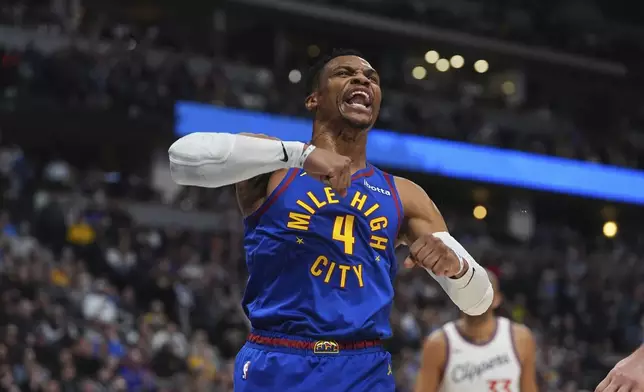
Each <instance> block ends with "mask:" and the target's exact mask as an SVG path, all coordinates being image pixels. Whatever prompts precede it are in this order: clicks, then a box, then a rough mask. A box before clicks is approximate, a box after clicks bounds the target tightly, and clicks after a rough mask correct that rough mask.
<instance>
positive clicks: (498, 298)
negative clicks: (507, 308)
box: [491, 292, 504, 309]
mask: <svg viewBox="0 0 644 392" xmlns="http://www.w3.org/2000/svg"><path fill="white" fill-rule="evenodd" d="M503 299H504V298H503V294H501V293H500V292H495V293H494V299H493V300H492V306H491V308H492V309H498V308H499V307H500V306H501V304H503Z"/></svg>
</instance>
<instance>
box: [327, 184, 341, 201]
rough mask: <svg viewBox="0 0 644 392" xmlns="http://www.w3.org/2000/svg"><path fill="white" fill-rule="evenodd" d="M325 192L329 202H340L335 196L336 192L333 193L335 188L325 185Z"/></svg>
mask: <svg viewBox="0 0 644 392" xmlns="http://www.w3.org/2000/svg"><path fill="white" fill-rule="evenodd" d="M324 193H325V194H326V201H327V202H329V204H335V203H339V202H340V201H339V200H338V199H334V198H333V197H334V196H335V193H333V189H331V187H328V186H327V187H325V188H324Z"/></svg>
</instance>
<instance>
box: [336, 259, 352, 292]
mask: <svg viewBox="0 0 644 392" xmlns="http://www.w3.org/2000/svg"><path fill="white" fill-rule="evenodd" d="M338 268H340V270H341V271H342V274H341V275H340V287H341V288H344V286H345V285H346V283H347V271H349V270H350V269H351V266H350V265H344V264H340V265H339V266H338Z"/></svg>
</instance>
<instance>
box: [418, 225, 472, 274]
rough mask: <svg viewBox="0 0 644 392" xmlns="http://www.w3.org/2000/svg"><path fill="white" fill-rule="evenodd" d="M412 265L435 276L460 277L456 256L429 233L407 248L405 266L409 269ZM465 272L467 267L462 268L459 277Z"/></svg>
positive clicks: (459, 266)
mask: <svg viewBox="0 0 644 392" xmlns="http://www.w3.org/2000/svg"><path fill="white" fill-rule="evenodd" d="M465 263H467V262H465ZM414 265H419V266H421V267H423V268H425V269H427V270H429V271H432V272H433V273H434V275H436V276H447V277H450V278H452V277H460V276H457V274H459V271H460V270H461V263H460V261H459V259H458V256H456V253H454V251H453V250H451V249H450V248H449V247H448V246H447V245H445V243H443V241H441V240H440V239H439V238H436V237H434V235H433V234H431V233H428V234H425V235H423V236H421V237H419V238H418V239H417V240H416V241H415V242H414V243H413V244H411V246H410V247H409V256H407V259H406V260H405V266H406V267H408V268H410V267H413V266H414ZM466 271H467V267H465V268H463V271H460V272H461V273H460V275H462V274H464V273H465V272H466Z"/></svg>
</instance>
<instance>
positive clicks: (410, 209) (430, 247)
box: [395, 177, 494, 316]
mask: <svg viewBox="0 0 644 392" xmlns="http://www.w3.org/2000/svg"><path fill="white" fill-rule="evenodd" d="M395 181H396V188H397V189H398V193H399V194H400V199H401V201H402V204H403V210H404V214H405V224H404V226H403V227H402V230H401V236H402V237H403V239H404V241H405V242H406V243H407V244H408V245H409V246H410V252H411V253H410V260H411V261H413V263H415V264H418V265H420V266H421V267H423V268H425V270H426V271H427V272H428V273H429V274H430V275H431V276H432V277H433V278H434V279H435V280H436V281H437V282H438V283H439V284H440V285H441V287H442V288H443V290H445V292H446V293H447V295H448V296H449V297H450V298H451V300H452V302H454V303H455V304H456V305H457V306H458V307H459V308H460V309H461V311H463V312H464V313H466V314H469V315H471V316H477V315H480V314H483V313H484V312H485V311H486V310H487V309H488V308H489V307H490V305H491V304H492V299H493V297H494V290H493V289H492V284H491V283H490V279H489V277H488V275H487V273H486V271H485V269H484V268H483V267H481V266H480V265H479V264H478V263H477V262H476V260H474V258H473V257H472V256H471V255H470V254H469V253H468V252H467V250H465V248H463V246H462V245H461V244H460V243H459V242H458V241H457V240H456V239H455V238H454V237H452V236H451V235H450V234H449V232H448V231H447V226H446V225H445V220H444V219H443V216H442V215H441V213H440V212H439V211H438V208H437V207H436V205H435V204H434V202H433V201H432V200H431V199H430V198H429V196H427V193H425V191H424V190H423V189H422V188H421V187H419V186H418V185H416V184H414V183H413V182H411V181H409V180H407V179H404V178H400V177H396V180H395ZM406 264H407V263H406Z"/></svg>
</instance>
